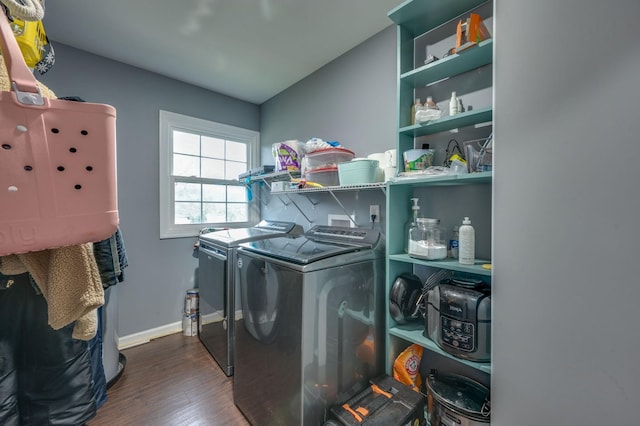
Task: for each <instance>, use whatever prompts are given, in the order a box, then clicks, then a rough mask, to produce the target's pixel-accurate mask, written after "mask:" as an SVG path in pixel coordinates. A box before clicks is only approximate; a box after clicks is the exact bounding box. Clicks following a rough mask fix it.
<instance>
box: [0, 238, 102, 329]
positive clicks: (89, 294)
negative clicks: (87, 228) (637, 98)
mask: <svg viewBox="0 0 640 426" xmlns="http://www.w3.org/2000/svg"><path fill="white" fill-rule="evenodd" d="M0 272H1V273H3V274H5V275H17V274H21V273H24V272H28V273H29V274H31V276H32V277H33V279H34V281H35V282H36V284H37V286H38V288H39V289H40V291H42V295H43V296H44V298H45V299H46V301H47V306H48V310H49V312H48V318H49V325H50V326H51V328H53V329H54V330H58V329H60V328H62V327H64V326H66V325H68V324H71V323H72V322H74V321H75V324H74V327H73V337H74V338H75V339H80V340H90V339H92V338H93V337H94V336H95V334H96V328H97V324H98V317H97V311H96V310H97V309H98V308H99V307H100V306H102V305H103V304H104V290H103V287H102V281H101V280H100V273H99V272H98V266H97V264H96V260H95V257H94V255H93V246H92V244H91V243H86V244H80V245H75V246H68V247H61V248H57V249H51V250H42V251H36V252H31V253H22V254H13V255H9V256H3V257H0Z"/></svg>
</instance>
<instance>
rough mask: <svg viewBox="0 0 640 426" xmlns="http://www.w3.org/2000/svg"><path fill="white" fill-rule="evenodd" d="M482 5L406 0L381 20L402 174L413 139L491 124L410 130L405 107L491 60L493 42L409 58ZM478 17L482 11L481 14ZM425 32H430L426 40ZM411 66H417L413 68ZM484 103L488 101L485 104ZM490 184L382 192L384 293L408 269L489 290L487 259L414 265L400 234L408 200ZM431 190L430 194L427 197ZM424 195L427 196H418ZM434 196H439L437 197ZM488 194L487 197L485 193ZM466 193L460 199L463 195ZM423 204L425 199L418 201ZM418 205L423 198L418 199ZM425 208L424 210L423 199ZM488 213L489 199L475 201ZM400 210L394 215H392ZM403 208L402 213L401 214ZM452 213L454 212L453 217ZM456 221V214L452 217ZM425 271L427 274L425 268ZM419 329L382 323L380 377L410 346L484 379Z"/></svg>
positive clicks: (485, 369) (469, 119) (489, 114)
mask: <svg viewBox="0 0 640 426" xmlns="http://www.w3.org/2000/svg"><path fill="white" fill-rule="evenodd" d="M489 4H490V2H487V1H484V0H482V1H479V0H456V1H451V0H408V1H405V2H404V3H402V4H401V5H399V6H398V7H396V8H395V9H393V10H391V11H390V12H389V14H388V16H389V18H390V19H391V20H392V21H393V22H394V23H395V24H396V25H397V52H398V64H397V85H398V96H397V102H398V121H397V122H398V128H397V142H396V149H397V166H398V170H404V169H403V164H402V158H403V156H402V153H403V152H404V151H406V150H409V149H413V148H414V147H415V144H416V140H415V139H416V138H419V137H423V136H428V135H436V134H439V133H443V132H448V131H455V129H464V128H468V127H471V126H474V127H480V126H485V125H488V126H491V125H492V122H493V107H492V105H489V106H487V107H483V108H473V109H471V110H469V111H466V112H463V113H460V114H457V115H454V116H444V117H442V118H441V119H439V120H432V121H428V122H425V123H418V124H414V125H410V123H411V119H410V114H411V104H412V103H413V100H414V99H415V98H416V97H419V96H416V94H415V91H416V89H419V88H422V87H424V86H433V87H435V86H436V85H438V84H442V82H443V81H446V80H447V79H449V78H451V77H454V76H456V78H457V79H464V78H466V77H465V76H468V75H471V74H473V71H474V70H477V69H479V68H481V67H484V66H486V65H489V64H491V63H492V61H493V40H492V39H488V40H484V41H481V42H480V43H478V44H477V45H475V46H473V47H470V48H468V49H466V50H464V51H462V52H460V53H456V54H452V55H449V56H446V57H444V58H441V59H439V60H437V61H435V62H432V63H429V64H427V65H422V64H421V63H420V61H421V60H422V59H424V58H421V59H420V58H417V57H416V51H415V50H416V49H415V46H416V39H420V38H421V37H423V36H427V37H431V34H433V33H435V32H436V31H439V29H441V28H445V26H451V21H453V20H457V19H461V18H463V17H466V16H467V15H468V14H469V13H470V12H471V11H473V10H476V9H478V8H480V7H483V6H485V5H489ZM484 9H485V10H486V8H484ZM432 31H433V33H432ZM416 63H420V65H419V66H416ZM489 103H490V101H489ZM492 184H493V174H492V172H482V173H470V174H461V175H437V176H426V175H425V176H421V175H417V174H416V175H411V176H410V177H406V178H399V179H396V180H395V181H393V182H389V183H388V186H387V205H388V206H389V209H388V212H387V222H386V227H387V228H386V229H387V258H386V281H387V289H386V290H387V291H389V290H390V288H391V285H392V284H393V281H394V280H395V277H397V276H398V275H400V274H401V273H405V272H414V271H415V270H416V268H423V267H427V268H434V269H436V270H437V269H446V270H449V271H453V272H455V273H461V274H465V275H472V276H473V275H475V276H477V277H479V278H481V279H482V280H483V281H484V282H487V283H489V284H490V283H491V281H492V270H491V269H485V268H483V266H482V265H483V264H489V263H491V260H490V259H485V260H482V259H479V260H477V261H476V263H475V264H474V265H461V264H460V263H459V262H458V261H457V259H445V260H441V261H429V260H421V259H416V258H412V257H410V256H409V255H408V254H406V253H405V252H404V246H405V244H404V243H405V239H406V238H407V236H406V235H404V234H405V229H404V224H405V223H406V222H407V221H408V220H409V214H410V209H409V208H408V206H409V205H410V201H409V200H410V198H412V197H414V196H416V195H415V194H416V193H417V192H418V193H422V194H430V193H431V192H429V191H431V188H438V187H447V188H446V190H447V191H449V190H450V191H451V196H450V198H449V200H450V202H451V204H452V205H456V203H455V197H456V196H457V195H456V194H459V193H465V192H464V191H465V189H466V188H465V187H469V186H475V185H483V186H485V188H484V189H483V193H487V190H486V186H487V185H489V186H491V185H492ZM435 190H436V189H434V191H435ZM424 191H427V192H426V193H425V192H424ZM440 191H441V190H440ZM489 192H490V191H489ZM467 193H468V192H467ZM426 196H427V197H428V195H426ZM420 201H421V202H422V201H423V198H421V199H420ZM424 202H425V203H431V201H430V200H429V199H428V198H427V199H425V200H424ZM482 202H483V203H485V206H486V209H488V211H489V212H490V208H491V200H490V198H487V199H486V200H483V201H482ZM397 206H403V207H401V208H395V207H397ZM404 206H407V207H406V208H404ZM457 213H458V212H456V214H457ZM460 214H462V212H460ZM431 270H433V269H431ZM423 331H424V324H423V323H420V322H418V323H410V324H398V323H396V322H395V321H394V320H393V319H392V318H390V317H389V318H388V321H387V341H386V343H387V348H388V351H389V354H388V357H387V365H386V366H387V372H388V373H391V372H392V368H393V361H394V360H395V358H396V357H397V356H398V354H399V353H400V352H401V351H402V350H403V349H404V348H406V347H407V346H409V345H410V344H414V343H415V344H418V345H421V346H422V347H423V348H424V349H425V350H426V351H428V352H430V353H433V354H437V355H439V356H441V357H443V358H445V359H447V360H453V361H454V363H458V364H459V365H460V366H461V368H471V369H473V370H476V371H477V372H481V373H483V374H490V373H491V364H490V363H477V362H472V361H468V360H465V359H461V358H458V357H455V356H453V355H450V354H449V353H447V352H446V351H444V350H442V349H441V348H440V347H439V346H438V345H437V344H436V343H434V342H433V341H431V340H430V339H428V338H426V337H425V336H424V335H423Z"/></svg>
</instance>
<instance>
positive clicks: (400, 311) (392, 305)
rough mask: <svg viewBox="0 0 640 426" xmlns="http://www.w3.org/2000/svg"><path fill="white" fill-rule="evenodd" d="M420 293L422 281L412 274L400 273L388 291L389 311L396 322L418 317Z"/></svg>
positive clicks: (403, 322)
mask: <svg viewBox="0 0 640 426" xmlns="http://www.w3.org/2000/svg"><path fill="white" fill-rule="evenodd" d="M421 294H422V282H421V281H420V278H418V277H417V276H416V275H414V274H409V273H403V274H400V275H399V276H398V277H397V278H396V279H395V281H394V282H393V285H392V286H391V291H390V292H389V313H390V314H391V317H392V318H393V319H394V321H395V322H397V323H398V324H406V323H407V322H409V321H412V320H416V319H419V318H420V313H419V309H418V304H419V303H420V296H421Z"/></svg>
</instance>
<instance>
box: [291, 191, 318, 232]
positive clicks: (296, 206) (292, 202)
mask: <svg viewBox="0 0 640 426" xmlns="http://www.w3.org/2000/svg"><path fill="white" fill-rule="evenodd" d="M286 196H287V198H288V199H289V201H290V202H291V204H293V205H294V206H295V208H296V209H298V211H299V212H300V214H301V215H302V216H304V218H305V219H307V222H309V225H311V224H313V221H312V220H311V219H309V218H308V217H307V215H306V214H304V212H303V211H302V209H301V208H300V206H299V205H298V204H296V202H295V201H293V199H292V198H291V197H290V196H289V194H286Z"/></svg>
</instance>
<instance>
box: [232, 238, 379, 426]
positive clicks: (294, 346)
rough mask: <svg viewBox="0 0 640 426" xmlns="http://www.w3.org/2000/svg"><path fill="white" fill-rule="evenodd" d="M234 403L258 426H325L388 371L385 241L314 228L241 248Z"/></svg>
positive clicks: (238, 277) (243, 245)
mask: <svg viewBox="0 0 640 426" xmlns="http://www.w3.org/2000/svg"><path fill="white" fill-rule="evenodd" d="M236 263H237V265H236V280H237V281H238V284H239V288H240V299H241V304H242V319H241V321H240V322H239V323H238V324H237V325H236V342H235V343H236V355H235V362H236V371H235V374H234V380H233V397H234V401H235V404H236V405H237V406H238V408H240V410H241V411H242V413H243V414H244V415H245V417H246V418H247V419H248V420H249V421H250V422H251V423H252V424H254V425H265V424H269V425H283V426H285V425H286V426H291V425H314V426H315V425H321V424H322V423H323V421H324V417H325V410H326V409H328V408H329V407H330V406H331V405H333V404H334V403H337V402H339V403H341V402H343V401H345V400H346V399H347V398H348V397H349V396H352V395H353V394H354V393H355V392H358V391H360V390H362V389H364V388H365V387H366V386H367V385H368V381H369V379H372V378H374V377H376V376H378V375H380V374H382V373H383V372H384V354H385V350H384V345H385V343H384V342H385V339H384V334H383V330H384V324H383V321H384V289H383V287H384V239H383V236H382V234H380V233H379V232H378V231H375V230H370V229H358V228H341V227H328V226H316V227H314V228H312V229H310V230H309V231H307V232H306V233H305V234H304V235H302V236H289V237H279V238H273V239H269V240H263V241H255V242H251V243H245V244H241V245H240V248H239V249H238V251H237V261H236Z"/></svg>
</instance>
